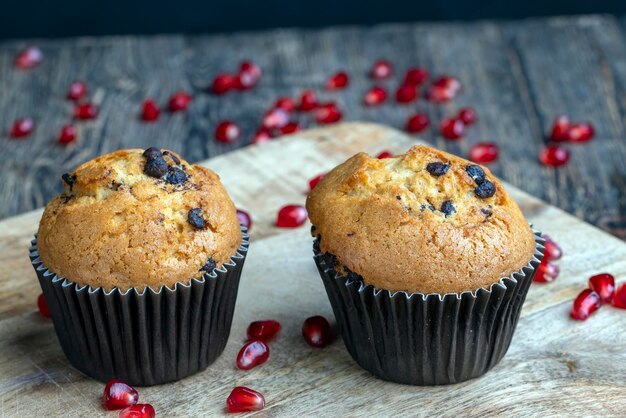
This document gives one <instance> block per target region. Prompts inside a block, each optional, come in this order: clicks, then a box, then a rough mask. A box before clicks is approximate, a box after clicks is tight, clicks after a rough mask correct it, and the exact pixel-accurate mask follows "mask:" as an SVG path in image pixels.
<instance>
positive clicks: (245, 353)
mask: <svg viewBox="0 0 626 418" xmlns="http://www.w3.org/2000/svg"><path fill="white" fill-rule="evenodd" d="M269 356H270V348H269V347H268V346H267V344H265V342H263V341H261V340H254V341H250V342H249V343H246V344H245V345H244V346H243V347H241V350H240V351H239V354H237V367H238V368H239V369H241V370H250V369H253V368H255V367H256V366H258V365H261V364H263V363H265V362H266V361H267V359H268V358H269Z"/></svg>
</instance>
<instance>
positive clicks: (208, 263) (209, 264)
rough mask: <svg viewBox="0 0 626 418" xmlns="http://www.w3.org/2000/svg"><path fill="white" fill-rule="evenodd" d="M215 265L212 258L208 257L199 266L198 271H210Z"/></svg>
mask: <svg viewBox="0 0 626 418" xmlns="http://www.w3.org/2000/svg"><path fill="white" fill-rule="evenodd" d="M215 267H217V263H216V262H215V260H213V259H212V258H209V259H208V260H207V261H206V264H205V265H204V266H202V267H200V271H206V272H207V273H210V272H212V271H213V270H214V269H215Z"/></svg>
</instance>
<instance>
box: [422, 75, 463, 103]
mask: <svg viewBox="0 0 626 418" xmlns="http://www.w3.org/2000/svg"><path fill="white" fill-rule="evenodd" d="M460 91H461V82H460V81H459V80H458V79H456V78H454V77H449V76H443V77H439V78H438V79H437V80H435V81H434V82H433V85H432V86H431V87H430V89H428V90H427V91H426V98H427V99H428V100H429V101H431V102H435V103H441V102H447V101H448V100H452V99H454V98H455V97H456V95H457V94H458V93H459V92H460Z"/></svg>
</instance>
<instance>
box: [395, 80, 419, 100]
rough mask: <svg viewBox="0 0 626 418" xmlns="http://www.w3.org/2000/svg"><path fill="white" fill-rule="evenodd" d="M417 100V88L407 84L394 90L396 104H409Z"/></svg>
mask: <svg viewBox="0 0 626 418" xmlns="http://www.w3.org/2000/svg"><path fill="white" fill-rule="evenodd" d="M416 98H417V88H416V87H415V86H410V85H408V84H403V85H401V86H400V87H398V90H396V101H397V102H398V103H411V102H412V101H414V100H415V99H416Z"/></svg>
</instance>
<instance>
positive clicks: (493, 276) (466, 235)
mask: <svg viewBox="0 0 626 418" xmlns="http://www.w3.org/2000/svg"><path fill="white" fill-rule="evenodd" d="M432 162H442V163H445V164H449V169H448V171H447V172H446V173H445V174H443V175H441V176H434V175H432V174H430V173H429V171H427V169H426V167H427V165H428V163H432ZM468 164H473V163H471V162H469V161H466V160H464V159H462V158H459V157H456V156H454V155H452V154H448V153H445V152H442V151H439V150H436V149H433V148H429V147H425V146H415V147H413V148H411V149H410V150H409V151H408V152H407V153H406V154H404V155H400V156H398V157H395V158H388V159H377V158H372V157H370V156H368V155H367V154H364V153H360V154H357V155H355V156H353V157H352V158H350V159H349V160H347V161H346V162H344V163H343V164H341V165H339V166H338V167H336V168H335V169H333V170H332V171H331V172H330V173H328V174H327V175H326V176H325V177H324V179H323V180H322V181H321V182H320V183H318V185H317V186H316V187H315V188H314V189H313V191H311V193H310V194H309V196H308V199H307V210H308V212H309V218H310V220H311V222H312V224H313V225H314V227H315V230H314V235H315V236H319V237H320V247H321V250H322V252H328V253H330V254H333V255H335V256H336V257H337V259H338V261H339V263H340V264H343V265H345V266H346V267H347V268H349V269H350V270H352V271H353V272H355V273H358V274H359V275H361V276H362V277H363V280H364V282H365V284H371V285H373V286H374V287H376V288H379V289H387V290H391V291H407V292H422V293H440V294H444V293H449V292H462V291H466V290H469V291H474V290H476V289H478V288H481V287H489V286H490V285H491V284H493V283H495V282H497V281H498V280H499V279H500V278H502V277H506V276H509V275H510V274H512V273H514V272H516V271H519V270H520V269H521V268H522V267H524V266H525V265H527V264H528V262H529V261H530V260H531V259H532V256H533V253H534V249H535V242H534V235H533V233H532V230H531V229H530V227H529V225H528V222H527V221H526V219H525V218H524V216H523V215H522V213H521V211H520V210H519V207H518V206H517V204H516V203H515V202H514V201H513V199H512V198H511V197H510V196H509V195H508V193H507V192H506V191H505V190H504V187H503V186H502V184H501V183H500V182H499V181H498V180H497V179H496V178H495V177H494V176H493V175H492V174H491V172H490V171H489V170H488V169H487V168H485V167H482V169H483V170H484V172H485V174H486V177H487V179H488V180H490V181H491V182H492V183H493V185H494V186H495V188H496V193H495V194H494V195H493V196H492V197H485V198H479V197H477V195H476V192H475V189H476V187H477V183H476V181H475V180H474V179H472V177H470V175H468V173H467V172H466V166H467V165H468ZM446 201H450V202H451V203H452V205H453V206H454V208H455V210H456V212H450V213H449V214H448V216H446V215H445V214H444V212H442V209H443V208H442V205H443V204H444V202H446ZM431 205H432V207H431ZM431 209H434V210H431Z"/></svg>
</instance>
